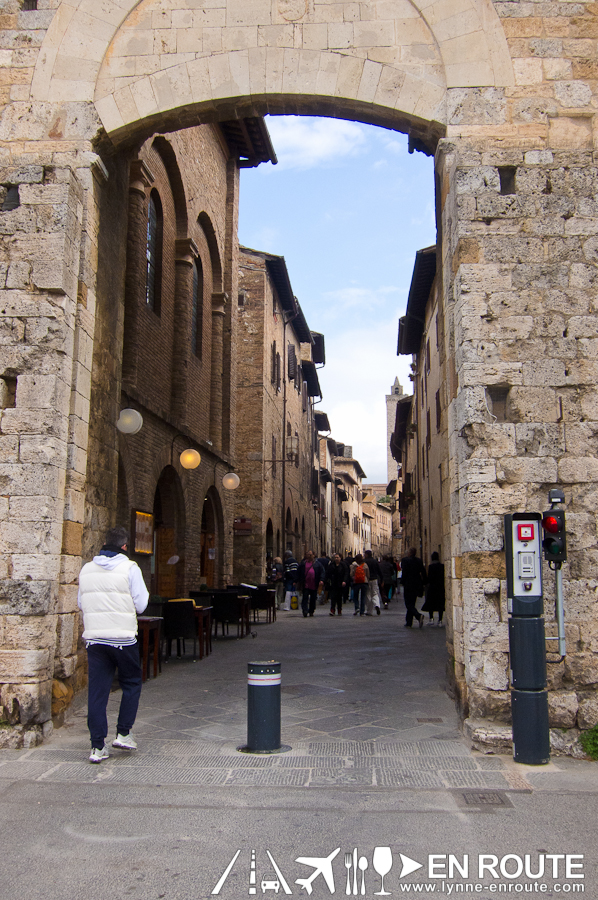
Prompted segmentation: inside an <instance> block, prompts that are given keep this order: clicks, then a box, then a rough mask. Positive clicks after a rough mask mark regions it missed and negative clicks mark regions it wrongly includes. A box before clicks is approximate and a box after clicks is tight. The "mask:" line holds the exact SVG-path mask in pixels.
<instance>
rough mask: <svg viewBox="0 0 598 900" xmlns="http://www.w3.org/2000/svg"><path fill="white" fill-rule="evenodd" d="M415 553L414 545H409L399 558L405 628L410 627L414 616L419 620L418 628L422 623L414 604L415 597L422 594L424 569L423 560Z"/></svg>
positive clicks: (422, 620)
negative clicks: (406, 553) (405, 613)
mask: <svg viewBox="0 0 598 900" xmlns="http://www.w3.org/2000/svg"><path fill="white" fill-rule="evenodd" d="M416 554H417V551H416V549H415V547H411V549H410V550H409V553H408V555H407V556H405V557H404V558H403V559H402V560H401V584H402V585H403V596H404V598H405V606H406V607H407V616H406V618H405V628H411V626H412V625H413V619H414V618H415V619H417V621H418V622H419V627H420V628H422V627H423V624H424V617H423V616H422V615H421V613H419V612H418V611H417V607H416V605H415V604H416V601H417V598H418V597H423V595H424V585H425V583H426V570H425V567H424V564H423V562H422V561H421V559H420V558H419V556H417V555H416Z"/></svg>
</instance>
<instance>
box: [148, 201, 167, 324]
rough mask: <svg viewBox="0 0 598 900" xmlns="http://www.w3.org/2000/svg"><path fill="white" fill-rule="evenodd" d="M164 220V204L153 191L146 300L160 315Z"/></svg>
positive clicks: (149, 212) (149, 210) (150, 205)
mask: <svg viewBox="0 0 598 900" xmlns="http://www.w3.org/2000/svg"><path fill="white" fill-rule="evenodd" d="M163 232H164V220H163V216H162V204H161V203H160V197H159V196H158V192H157V191H152V193H151V195H150V199H149V206H148V211H147V246H146V257H147V269H146V280H145V302H146V303H147V305H148V307H149V308H150V309H151V310H153V311H154V312H155V313H156V315H158V316H159V315H160V299H161V287H162V238H163Z"/></svg>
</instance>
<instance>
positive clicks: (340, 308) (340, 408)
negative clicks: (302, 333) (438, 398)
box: [239, 116, 435, 482]
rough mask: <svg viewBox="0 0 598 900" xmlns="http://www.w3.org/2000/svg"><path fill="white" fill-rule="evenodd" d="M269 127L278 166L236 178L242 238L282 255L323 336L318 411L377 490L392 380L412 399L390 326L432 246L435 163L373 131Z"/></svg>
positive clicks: (290, 119)
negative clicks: (421, 256)
mask: <svg viewBox="0 0 598 900" xmlns="http://www.w3.org/2000/svg"><path fill="white" fill-rule="evenodd" d="M266 122H267V125H268V129H269V131H270V134H271V137H272V143H273V145H274V148H275V150H276V154H277V156H278V160H279V162H278V165H276V166H272V165H271V164H270V163H268V164H265V165H261V166H259V167H258V168H257V169H246V170H243V171H242V174H241V204H240V222H239V236H240V240H241V243H242V244H243V245H244V246H246V247H252V248H253V249H255V250H262V251H266V252H268V253H276V254H280V255H281V256H284V258H285V260H286V264H287V268H288V271H289V276H290V279H291V284H292V286H293V290H294V292H295V295H296V296H297V298H298V300H299V302H300V304H301V306H302V308H303V311H304V313H305V317H306V319H307V322H308V325H309V327H310V328H311V329H312V331H320V332H322V333H323V334H324V336H325V341H326V366H325V367H324V368H323V369H320V371H319V373H318V374H319V378H320V384H321V386H322V393H323V401H322V402H321V403H320V404H319V409H322V410H323V411H324V412H326V413H327V414H328V418H329V420H330V424H331V428H332V436H333V437H334V438H335V439H336V440H339V441H342V442H343V443H346V444H352V445H353V455H354V456H355V457H356V458H357V459H358V460H359V462H360V463H361V466H362V468H363V469H364V471H365V472H366V475H367V480H368V481H371V482H385V481H386V405H385V395H386V394H388V393H389V392H390V387H391V385H392V383H393V382H394V379H395V377H396V376H397V375H398V377H399V380H400V382H401V383H402V384H403V387H404V389H405V390H407V391H408V392H411V382H410V381H409V379H408V372H409V363H410V361H411V358H410V357H398V356H397V331H398V320H399V316H401V315H403V313H404V311H405V305H406V302H407V295H408V293H409V285H410V283H411V274H412V271H413V263H414V260H415V253H416V251H417V250H419V249H421V248H422V247H428V246H430V245H431V244H433V243H434V242H435V225H434V177H433V161H432V159H429V158H427V157H425V156H423V155H422V154H421V153H414V154H409V153H408V152H407V138H406V137H405V136H404V135H402V134H398V133H396V132H392V131H386V130H385V129H382V128H376V127H374V126H370V125H361V124H359V123H357V122H345V121H343V120H341V119H319V118H307V117H295V116H269V117H268V118H267V119H266Z"/></svg>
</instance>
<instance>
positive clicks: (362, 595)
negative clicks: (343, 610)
mask: <svg viewBox="0 0 598 900" xmlns="http://www.w3.org/2000/svg"><path fill="white" fill-rule="evenodd" d="M367 593H368V586H367V584H354V585H353V602H354V604H355V612H357V611H359V614H360V615H362V616H363V615H364V613H365V601H366V599H367Z"/></svg>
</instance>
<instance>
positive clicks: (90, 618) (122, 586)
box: [78, 526, 149, 763]
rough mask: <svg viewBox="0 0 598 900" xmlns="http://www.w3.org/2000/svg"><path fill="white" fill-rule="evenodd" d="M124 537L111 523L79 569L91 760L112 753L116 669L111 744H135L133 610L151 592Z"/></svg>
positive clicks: (137, 669)
mask: <svg viewBox="0 0 598 900" xmlns="http://www.w3.org/2000/svg"><path fill="white" fill-rule="evenodd" d="M128 540H129V535H128V532H127V531H126V529H125V528H121V527H120V526H117V527H116V528H111V529H110V531H108V533H107V535H106V543H105V544H104V546H103V547H102V549H101V550H100V552H99V554H98V555H97V556H94V558H93V561H92V562H88V563H86V564H85V565H84V566H83V568H82V569H81V572H80V573H79V597H78V604H79V609H80V610H81V611H82V613H83V627H84V631H83V640H84V641H85V645H86V647H87V662H88V703H87V726H88V728H89V735H90V738H91V754H90V756H89V761H90V762H92V763H99V762H101V761H102V760H103V759H108V757H109V756H110V754H109V753H108V751H107V750H106V748H105V746H104V741H105V739H106V735H107V734H108V718H107V716H106V707H107V705H108V697H109V695H110V688H111V686H112V680H113V678H114V673H115V672H116V671H118V682H119V684H120V687H121V689H122V698H121V701H120V708H119V711H118V721H117V726H116V739H115V740H114V741H112V746H113V747H118V748H120V749H121V750H136V749H137V744H136V743H135V740H134V738H133V736H132V735H131V729H132V727H133V725H134V723H135V718H136V716H137V708H138V706H139V697H140V694H141V681H142V678H141V665H140V662H139V645H138V643H137V613H142V612H143V611H144V609H145V608H146V606H147V602H148V599H149V593H148V590H147V588H146V586H145V582H144V580H143V576H142V574H141V570H140V569H139V566H138V565H137V563H135V562H132V561H131V560H130V559H129V558H128V556H127V554H126V550H127V544H128Z"/></svg>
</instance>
